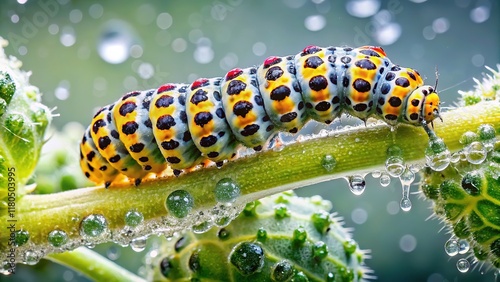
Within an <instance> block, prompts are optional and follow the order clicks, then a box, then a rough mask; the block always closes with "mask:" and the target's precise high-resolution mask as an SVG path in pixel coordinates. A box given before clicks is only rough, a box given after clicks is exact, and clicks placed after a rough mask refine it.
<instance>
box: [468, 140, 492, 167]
mask: <svg viewBox="0 0 500 282" xmlns="http://www.w3.org/2000/svg"><path fill="white" fill-rule="evenodd" d="M464 153H465V156H466V158H467V161H469V162H470V163H471V164H481V163H482V162H484V160H486V156H487V154H488V153H487V151H486V148H485V147H484V145H483V143H481V142H478V141H475V142H472V143H470V144H469V146H467V147H466V148H465V150H464Z"/></svg>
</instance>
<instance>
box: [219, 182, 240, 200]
mask: <svg viewBox="0 0 500 282" xmlns="http://www.w3.org/2000/svg"><path fill="white" fill-rule="evenodd" d="M239 195H240V186H239V185H238V183H236V181H234V180H232V179H231V178H223V179H221V180H219V182H217V184H215V200H216V201H217V202H219V203H233V202H234V201H236V198H238V196H239Z"/></svg>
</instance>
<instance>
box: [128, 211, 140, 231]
mask: <svg viewBox="0 0 500 282" xmlns="http://www.w3.org/2000/svg"><path fill="white" fill-rule="evenodd" d="M143 220H144V215H142V213H140V212H138V211H136V210H129V211H128V212H127V213H126V214H125V224H126V225H128V226H130V227H136V226H137V225H139V224H141V223H142V221H143Z"/></svg>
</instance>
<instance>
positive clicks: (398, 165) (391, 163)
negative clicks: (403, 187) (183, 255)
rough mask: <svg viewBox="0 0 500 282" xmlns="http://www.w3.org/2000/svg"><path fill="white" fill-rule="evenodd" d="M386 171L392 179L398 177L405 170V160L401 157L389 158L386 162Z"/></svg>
mask: <svg viewBox="0 0 500 282" xmlns="http://www.w3.org/2000/svg"><path fill="white" fill-rule="evenodd" d="M385 169H386V170H387V173H389V175H390V176H392V177H398V176H400V175H401V173H403V171H404V170H405V164H404V160H403V158H401V157H389V158H387V160H386V161H385Z"/></svg>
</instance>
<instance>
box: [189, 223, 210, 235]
mask: <svg viewBox="0 0 500 282" xmlns="http://www.w3.org/2000/svg"><path fill="white" fill-rule="evenodd" d="M212 226H214V223H213V221H211V220H207V221H205V222H202V223H200V224H198V225H193V227H192V231H193V233H196V234H202V233H205V232H207V231H208V230H210V228H212Z"/></svg>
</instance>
